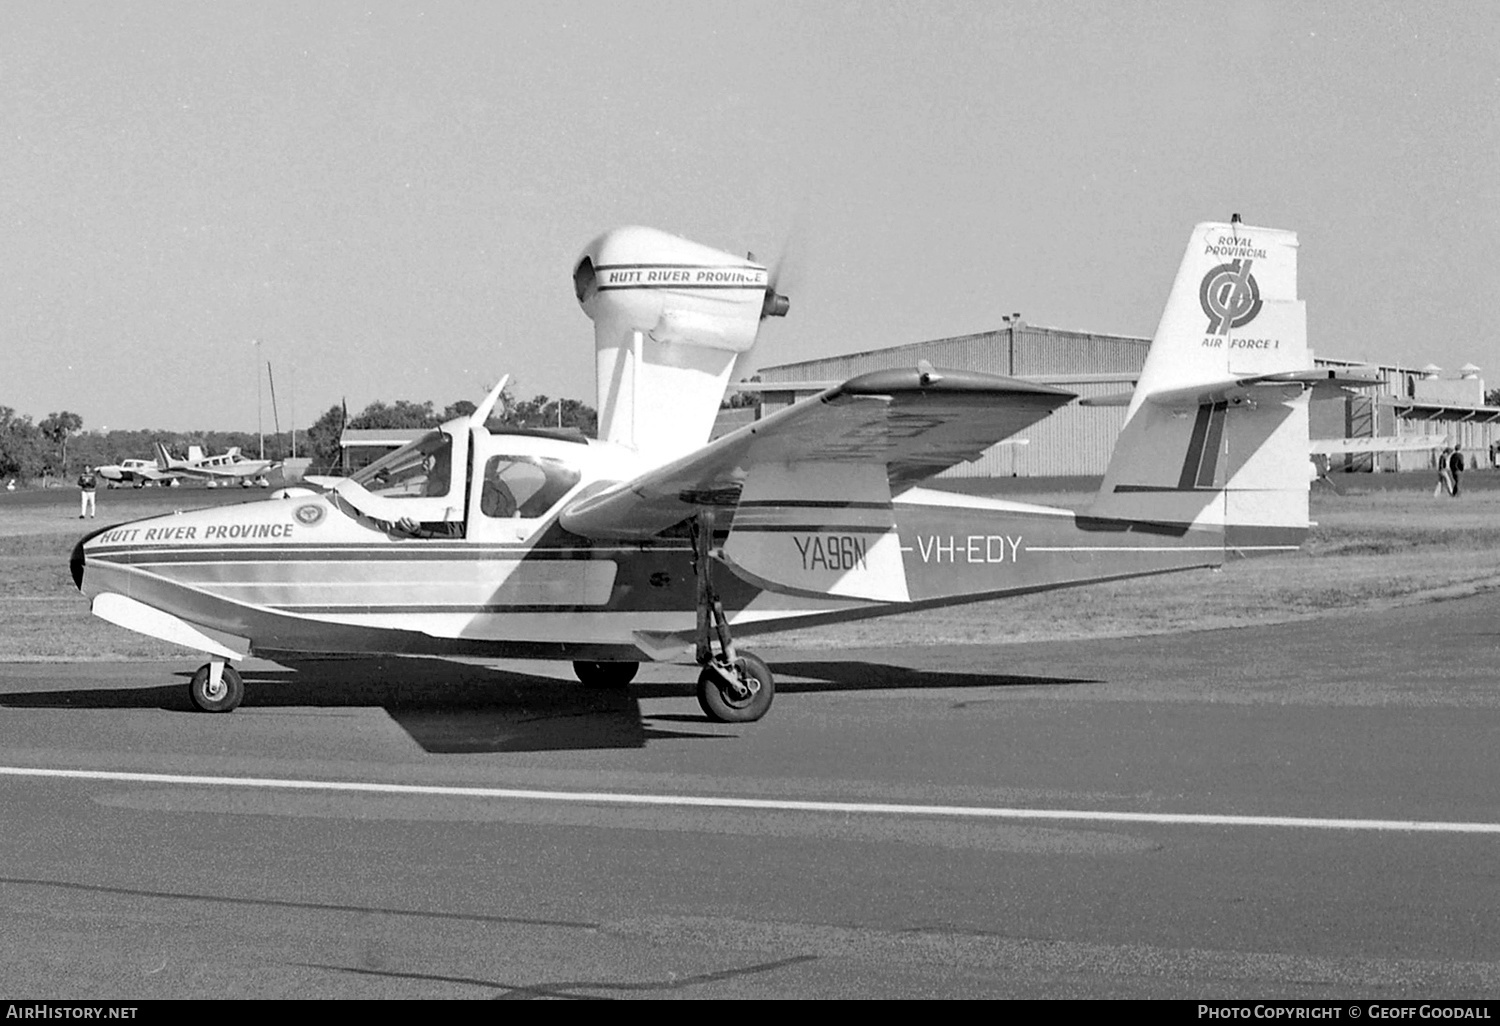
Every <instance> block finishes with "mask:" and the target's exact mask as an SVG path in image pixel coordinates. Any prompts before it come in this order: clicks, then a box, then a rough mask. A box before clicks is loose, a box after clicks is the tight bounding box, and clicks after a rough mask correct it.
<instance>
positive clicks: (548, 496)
mask: <svg viewBox="0 0 1500 1026" xmlns="http://www.w3.org/2000/svg"><path fill="white" fill-rule="evenodd" d="M775 284H776V283H775V282H774V281H772V280H771V277H770V275H769V273H768V271H767V269H766V268H765V267H763V266H761V265H759V264H757V263H755V262H754V261H752V260H749V259H744V258H740V257H737V256H734V255H732V254H730V253H727V252H721V251H718V250H715V249H711V248H709V247H706V246H701V245H698V244H696V243H693V242H689V241H687V240H685V239H680V238H677V237H675V236H672V235H668V234H665V233H663V232H660V231H656V230H653V229H648V228H623V229H618V230H616V231H612V232H609V233H607V234H605V235H602V236H600V237H599V238H598V239H596V240H594V242H593V243H591V244H590V245H589V246H588V247H587V248H586V249H585V250H584V252H583V254H582V255H581V257H580V259H579V260H578V261H577V263H576V264H575V266H574V269H573V287H574V292H575V295H576V297H577V299H578V301H579V303H580V304H581V306H582V308H583V310H584V312H585V313H586V314H587V315H588V316H589V317H590V318H591V319H592V321H593V322H594V343H595V361H596V362H595V368H596V373H597V395H598V409H599V424H600V438H599V440H598V441H585V440H581V439H565V438H559V437H556V436H553V435H549V434H547V433H544V432H534V431H533V432H525V431H521V432H514V431H511V432H506V431H492V430H489V429H488V428H487V427H486V426H485V425H486V421H487V419H488V417H489V415H490V412H491V410H492V409H493V407H494V405H495V403H496V401H497V400H498V398H499V394H500V389H501V388H502V387H503V385H504V382H503V381H502V383H501V385H500V386H497V387H496V388H495V389H494V390H493V391H492V392H491V393H490V395H489V396H487V397H486V399H485V401H484V402H483V403H481V404H480V406H479V408H478V409H477V410H475V412H474V413H473V414H472V415H471V416H469V417H466V418H457V419H454V420H450V421H448V422H447V423H445V424H443V425H442V426H441V427H440V428H437V429H434V430H432V431H430V432H428V433H427V434H426V435H424V436H423V437H421V438H419V439H417V440H416V441H413V442H412V443H410V444H408V445H407V446H405V447H404V448H401V449H399V450H397V451H395V452H393V453H390V454H388V455H386V456H385V457H383V458H381V459H379V460H377V461H376V462H374V463H372V464H371V465H369V466H368V467H365V468H364V469H362V470H360V471H358V472H357V473H355V474H354V475H353V476H352V477H350V478H347V479H342V480H339V481H337V482H334V483H332V485H331V487H330V488H329V489H328V490H326V491H323V492H321V493H314V494H309V493H307V492H306V491H299V492H296V493H294V494H292V495H289V496H287V497H285V498H273V499H267V500H264V501H259V502H248V503H242V504H239V505H235V506H228V507H217V508H213V509H203V510H197V511H192V512H186V513H182V514H179V515H172V516H164V517H157V518H152V519H145V520H139V521H136V522H133V523H128V524H119V525H116V526H113V527H110V528H106V529H105V530H103V531H99V532H96V533H94V534H91V535H89V536H88V537H86V538H84V539H83V540H81V541H80V542H79V543H78V545H77V547H76V548H75V549H74V552H73V556H72V564H71V568H72V574H73V578H74V581H75V582H76V583H77V585H78V587H79V589H80V591H82V592H83V594H84V595H85V596H87V597H88V599H89V600H90V602H91V605H92V610H93V612H94V613H95V614H96V615H97V616H100V617H102V618H103V619H105V620H108V621H110V622H112V623H115V624H118V625H120V626H123V627H127V628H130V629H132V630H136V631H139V632H141V633H143V634H147V635H150V636H152V637H156V638H161V639H164V640H167V641H171V642H175V643H177V644H180V645H183V646H185V647H187V648H190V649H194V650H197V651H200V652H204V653H206V654H207V656H208V659H209V661H208V662H207V663H206V664H205V665H203V666H202V667H200V668H199V670H198V671H197V672H196V673H195V674H194V676H193V678H192V682H191V684H190V686H189V693H190V695H191V697H192V701H193V702H194V703H195V704H196V705H197V706H198V707H199V708H201V709H204V710H209V711H226V710H230V709H233V708H234V707H235V706H236V705H238V704H239V702H240V701H241V699H242V697H243V694H244V685H243V681H242V679H241V677H240V675H239V673H237V672H236V671H235V669H234V668H233V666H232V665H231V663H232V662H233V661H235V660H241V659H244V658H246V657H247V656H248V655H250V654H252V653H253V654H257V655H261V656H266V657H269V658H272V659H275V658H277V657H285V656H308V655H334V654H351V653H356V654H376V653H379V654H400V655H435V656H456V657H484V658H508V657H530V658H550V659H559V660H571V661H572V662H573V667H574V670H575V672H576V674H577V675H578V677H579V678H580V680H581V681H582V682H583V683H584V684H585V685H590V686H596V687H624V686H625V685H626V684H627V683H628V682H629V681H630V680H631V679H632V677H633V676H634V675H635V673H636V671H637V668H638V665H639V663H640V661H641V660H644V659H663V660H665V659H674V658H681V657H685V656H687V655H688V654H691V655H692V656H693V657H694V658H695V659H696V662H697V663H698V665H699V666H700V667H701V669H700V671H699V675H698V685H697V695H698V700H699V703H700V705H701V706H702V708H703V710H704V712H705V713H706V714H707V715H708V716H709V717H711V718H712V719H715V720H720V721H728V722H744V721H751V720H756V719H759V718H760V717H761V716H762V715H764V713H765V712H766V710H767V709H768V708H769V707H770V705H771V701H772V697H773V695H774V690H775V682H774V678H773V675H772V673H771V670H770V668H769V667H767V665H766V664H765V663H764V662H763V661H762V660H761V659H759V658H757V657H756V656H754V655H752V654H750V653H749V652H747V651H746V650H745V649H744V648H743V647H741V646H740V644H739V643H738V641H737V639H742V638H744V637H746V636H749V635H753V634H755V633H758V632H764V631H772V630H781V629H786V628H791V627H800V626H807V625H812V624H821V623H830V622H834V621H841V620H854V619H862V618H868V617H876V616H883V615H887V614H892V613H903V612H909V611H912V610H919V609H931V608H935V607H941V606H947V605H954V604H959V603H966V602H976V601H983V600H990V599H996V598H1003V597H1006V596H1015V595H1024V594H1027V593H1031V592H1037V591H1044V590H1048V589H1053V588H1063V587H1072V586H1076V585H1082V584H1088V583H1092V582H1099V581H1110V580H1117V579H1120V578H1128V577H1137V576H1143V575H1148V574H1159V573H1165V572H1169V571H1177V570H1189V569H1194V568H1201V567H1214V566H1219V565H1221V564H1222V563H1224V562H1225V561H1226V560H1227V559H1229V558H1230V557H1232V556H1237V555H1256V554H1265V553H1280V552H1287V551H1291V550H1294V549H1296V548H1297V547H1298V545H1299V544H1300V543H1301V541H1302V540H1303V538H1304V536H1305V535H1306V533H1307V531H1308V526H1309V525H1308V489H1309V475H1308V473H1307V460H1308V401H1309V399H1310V397H1311V395H1312V394H1313V393H1315V392H1317V391H1319V390H1333V391H1335V392H1337V391H1338V390H1339V388H1340V386H1341V385H1344V384H1366V383H1368V382H1366V381H1365V380H1364V379H1363V378H1359V376H1358V375H1351V374H1349V373H1348V372H1340V371H1333V370H1315V369H1314V368H1313V366H1312V359H1311V356H1310V353H1309V350H1308V348H1307V339H1306V319H1305V318H1306V315H1305V308H1304V305H1303V303H1302V301H1301V300H1299V299H1298V298H1297V238H1296V235H1295V234H1293V233H1292V232H1289V231H1283V230H1277V229H1269V228H1251V227H1247V226H1245V225H1242V224H1240V223H1239V222H1238V219H1237V218H1236V219H1235V220H1234V221H1231V222H1230V223H1227V224H1220V223H1213V224H1200V225H1198V226H1197V227H1196V228H1194V229H1193V232H1192V234H1191V237H1190V239H1189V241H1188V246H1187V251H1186V254H1185V255H1184V257H1183V259H1182V262H1181V265H1180V267H1179V269H1178V272H1177V277H1176V280H1175V282H1174V283H1173V285H1172V288H1171V292H1170V295H1169V297H1168V299H1167V303H1166V309H1165V312H1164V313H1163V315H1162V319H1161V323H1160V325H1159V327H1158V328H1157V331H1156V334H1155V337H1154V340H1153V342H1152V345H1151V349H1150V352H1149V354H1148V356H1147V359H1146V362H1145V365H1144V367H1143V368H1142V370H1141V373H1140V377H1139V381H1138V383H1137V384H1136V386H1135V388H1134V391H1133V392H1132V393H1130V394H1129V395H1128V396H1127V397H1125V398H1124V399H1123V401H1124V402H1125V403H1127V404H1128V411H1127V414H1126V419H1125V424H1124V428H1123V430H1122V431H1121V433H1120V436H1119V439H1118V441H1117V443H1116V445H1115V448H1114V452H1113V456H1112V458H1111V460H1110V463H1109V467H1108V472H1107V473H1106V475H1105V478H1104V482H1103V485H1102V487H1101V488H1100V490H1099V492H1098V494H1097V495H1096V496H1095V497H1094V499H1093V502H1092V504H1091V505H1089V506H1088V507H1087V508H1085V509H1081V510H1077V511H1075V510H1070V509H1061V508H1056V507H1049V506H1040V505H1032V504H1027V503H1018V502H1009V501H1006V500H1003V499H991V498H980V497H974V496H966V495H955V494H950V493H946V492H941V491H935V490H932V489H929V488H925V487H922V483H923V482H925V481H926V480H928V479H929V478H931V477H933V476H934V475H936V474H938V473H939V472H941V471H943V470H945V469H946V468H948V467H951V466H954V465H956V464H959V463H962V462H964V461H966V460H972V459H975V458H976V457H978V455H979V454H980V453H982V452H983V451H984V450H985V449H986V448H988V447H989V446H991V445H994V444H996V443H997V442H1000V441H1001V440H1004V439H1006V438H1010V437H1012V436H1014V435H1017V434H1018V433H1020V432H1022V431H1024V430H1025V429H1026V428H1027V427H1029V426H1030V425H1032V424H1034V423H1036V422H1038V421H1040V420H1042V419H1043V418H1045V417H1046V416H1048V415H1049V414H1050V413H1051V412H1052V411H1053V410H1055V409H1058V408H1059V407H1061V406H1063V405H1065V404H1067V403H1069V402H1071V401H1072V400H1073V399H1074V398H1075V397H1074V395H1073V393H1071V392H1068V391H1065V390H1063V389H1060V388H1057V387H1053V386H1048V385H1042V384H1038V383H1034V382H1027V381H1021V380H1018V379H1015V378H1007V377H999V376H995V375H990V374H980V373H974V372H967V371H949V370H943V369H940V368H934V367H931V366H929V365H927V364H925V363H923V364H919V365H918V366H916V367H909V368H905V369H898V370H882V371H874V372H871V373H868V374H861V375H859V376H858V377H855V378H852V379H850V380H848V381H844V382H840V383H838V384H836V385H834V386H832V387H829V388H827V389H824V390H822V391H821V392H819V393H818V394H816V395H813V396H811V397H809V398H807V399H805V400H803V401H801V402H798V403H795V404H793V405H792V406H790V407H788V408H786V409H783V410H780V411H777V412H775V413H773V414H771V415H769V416H767V417H765V418H764V419H762V420H760V421H757V422H755V423H753V424H749V425H747V426H745V427H742V428H740V429H739V430H737V431H733V432H731V433H729V434H727V435H724V436H723V437H721V438H718V439H717V440H715V441H713V442H709V441H708V439H709V434H710V431H711V429H712V426H713V423H714V419H715V416H716V414H717V411H718V408H719V403H720V400H721V398H722V397H723V395H724V392H725V388H726V386H727V385H728V383H729V380H730V377H731V375H732V372H733V368H734V365H735V363H736V361H737V360H738V359H740V358H741V357H742V356H745V355H746V354H748V353H749V352H750V350H751V348H752V347H753V346H754V344H755V342H756V340H757V337H758V336H759V333H760V327H761V324H762V322H763V321H764V320H765V319H766V318H768V317H779V316H783V315H785V314H786V312H787V309H788V306H789V303H788V300H787V299H786V297H785V296H782V295H781V294H780V293H778V292H777V291H776V287H775Z"/></svg>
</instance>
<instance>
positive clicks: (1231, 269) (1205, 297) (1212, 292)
mask: <svg viewBox="0 0 1500 1026" xmlns="http://www.w3.org/2000/svg"><path fill="white" fill-rule="evenodd" d="M1252 263H1254V261H1253V260H1235V261H1232V262H1230V263H1227V264H1220V265H1219V266H1218V267H1215V268H1214V269H1213V270H1211V271H1209V272H1208V273H1207V274H1205V275H1204V276H1203V284H1202V285H1199V286H1198V302H1199V304H1200V305H1201V306H1202V307H1203V312H1204V313H1205V314H1207V315H1208V330H1209V333H1210V334H1213V335H1227V334H1229V329H1230V328H1243V327H1244V326H1245V325H1247V324H1249V323H1250V322H1251V321H1253V320H1255V315H1256V314H1258V313H1260V307H1261V299H1260V285H1259V284H1257V283H1256V281H1255V275H1253V274H1251V273H1250V265H1251V264H1252Z"/></svg>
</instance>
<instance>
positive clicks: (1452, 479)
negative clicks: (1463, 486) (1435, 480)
mask: <svg viewBox="0 0 1500 1026" xmlns="http://www.w3.org/2000/svg"><path fill="white" fill-rule="evenodd" d="M1463 472H1464V454H1463V452H1462V451H1461V450H1460V449H1459V447H1458V446H1456V445H1455V446H1454V447H1453V451H1452V452H1451V453H1449V454H1448V481H1449V485H1448V494H1449V495H1451V496H1453V497H1454V498H1455V499H1456V498H1458V475H1459V474H1462V473H1463Z"/></svg>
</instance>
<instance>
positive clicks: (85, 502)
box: [78, 467, 99, 520]
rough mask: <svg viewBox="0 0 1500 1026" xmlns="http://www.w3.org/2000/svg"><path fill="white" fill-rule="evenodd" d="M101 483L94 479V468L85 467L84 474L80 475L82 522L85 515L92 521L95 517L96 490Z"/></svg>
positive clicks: (79, 513)
mask: <svg viewBox="0 0 1500 1026" xmlns="http://www.w3.org/2000/svg"><path fill="white" fill-rule="evenodd" d="M98 484H99V482H98V481H96V480H95V479H94V468H93V467H84V468H83V473H82V474H79V475H78V519H79V520H82V519H83V518H84V516H85V515H87V516H88V517H90V518H91V519H92V518H93V516H94V489H95V488H96V487H98Z"/></svg>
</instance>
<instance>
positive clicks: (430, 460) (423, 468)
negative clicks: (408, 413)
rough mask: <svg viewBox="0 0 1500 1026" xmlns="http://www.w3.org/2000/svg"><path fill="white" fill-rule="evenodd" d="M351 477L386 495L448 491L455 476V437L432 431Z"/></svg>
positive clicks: (420, 495)
mask: <svg viewBox="0 0 1500 1026" xmlns="http://www.w3.org/2000/svg"><path fill="white" fill-rule="evenodd" d="M351 480H353V481H354V482H355V483H356V484H358V485H359V486H360V487H362V488H364V489H365V490H366V491H367V492H370V493H371V494H372V495H379V496H380V497H382V498H385V499H420V498H432V497H435V496H444V495H447V494H448V489H449V486H450V485H451V483H452V480H453V439H452V438H450V437H449V436H448V435H445V434H444V433H443V432H441V431H429V432H427V434H425V435H423V436H422V437H421V438H418V439H417V440H416V441H415V442H408V443H407V444H406V445H403V446H402V447H401V448H399V449H397V450H396V451H395V452H393V453H390V454H388V455H385V456H382V457H381V458H380V459H378V460H376V461H375V462H374V463H371V464H370V465H369V466H368V467H365V468H363V469H361V470H358V471H356V472H355V473H354V474H353V476H352V477H351Z"/></svg>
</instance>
